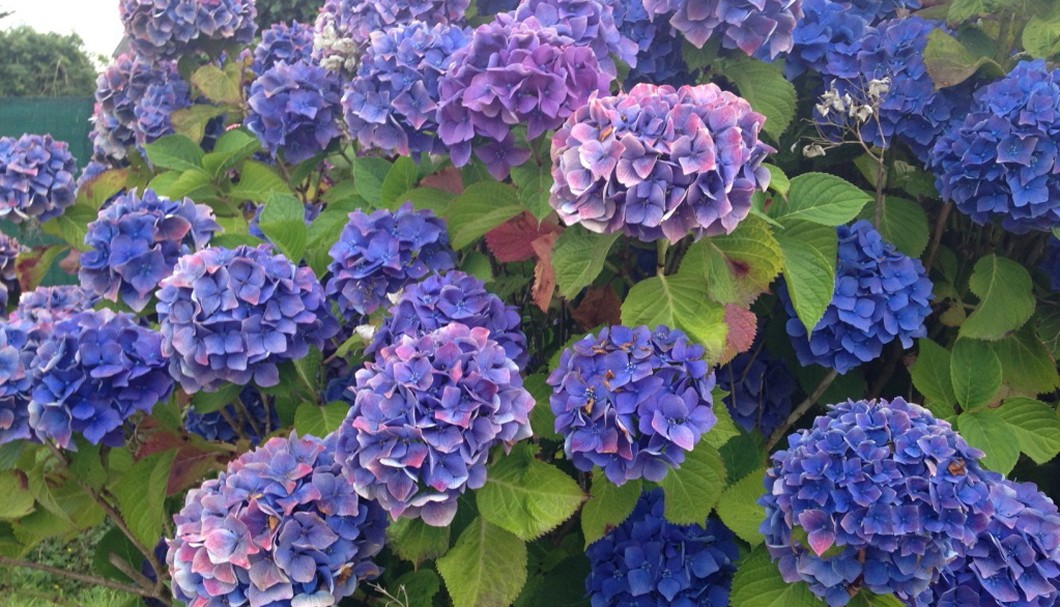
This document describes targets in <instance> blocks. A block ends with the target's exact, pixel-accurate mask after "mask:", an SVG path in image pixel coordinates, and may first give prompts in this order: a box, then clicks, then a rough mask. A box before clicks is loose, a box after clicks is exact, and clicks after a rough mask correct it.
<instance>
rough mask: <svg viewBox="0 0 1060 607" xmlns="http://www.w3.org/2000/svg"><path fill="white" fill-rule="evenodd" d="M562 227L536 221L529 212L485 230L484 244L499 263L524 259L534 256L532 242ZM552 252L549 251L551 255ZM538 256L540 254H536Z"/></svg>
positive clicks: (556, 231) (559, 230)
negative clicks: (487, 230)
mask: <svg viewBox="0 0 1060 607" xmlns="http://www.w3.org/2000/svg"><path fill="white" fill-rule="evenodd" d="M561 231H562V229H561V228H560V227H559V226H558V225H556V224H554V223H538V221H537V219H535V218H534V216H533V215H531V214H530V213H526V212H524V213H523V214H522V215H519V216H518V217H515V218H514V219H510V220H508V221H507V222H505V223H502V224H501V225H499V226H497V227H495V228H493V229H492V230H490V231H489V232H486V246H488V247H489V250H490V253H493V256H494V257H495V258H497V261H499V262H501V263H511V262H513V261H526V260H527V259H530V258H532V257H534V248H533V246H532V245H533V242H534V241H535V240H537V239H538V237H540V236H543V235H545V234H555V233H559V232H561ZM551 254H552V252H551V250H550V251H549V255H550V256H551ZM538 257H540V255H538Z"/></svg>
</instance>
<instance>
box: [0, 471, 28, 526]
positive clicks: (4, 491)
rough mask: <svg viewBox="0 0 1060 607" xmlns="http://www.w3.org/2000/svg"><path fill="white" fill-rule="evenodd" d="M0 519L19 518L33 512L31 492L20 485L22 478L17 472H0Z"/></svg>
mask: <svg viewBox="0 0 1060 607" xmlns="http://www.w3.org/2000/svg"><path fill="white" fill-rule="evenodd" d="M0 495H3V496H4V499H2V500H0V520H11V519H18V518H21V517H23V516H25V515H27V514H29V513H30V512H33V504H34V500H33V494H31V493H30V492H29V491H26V490H25V489H24V488H23V487H22V478H21V476H20V474H19V473H17V472H12V471H6V472H0Z"/></svg>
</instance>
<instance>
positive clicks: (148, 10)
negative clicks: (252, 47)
mask: <svg viewBox="0 0 1060 607" xmlns="http://www.w3.org/2000/svg"><path fill="white" fill-rule="evenodd" d="M118 8H119V12H120V15H121V22H122V25H123V26H125V33H126V35H127V36H128V37H129V42H130V44H131V45H132V48H133V50H135V51H136V53H137V54H138V55H141V56H143V57H148V58H163V59H174V58H179V57H180V56H182V55H188V54H192V53H195V52H198V51H209V50H213V47H218V48H219V47H220V46H221V45H224V44H233V43H236V44H249V43H250V41H251V40H253V39H254V33H255V32H256V31H257V25H256V24H255V23H254V19H255V18H256V17H257V11H256V10H255V9H254V0H121V3H120V4H119V5H118Z"/></svg>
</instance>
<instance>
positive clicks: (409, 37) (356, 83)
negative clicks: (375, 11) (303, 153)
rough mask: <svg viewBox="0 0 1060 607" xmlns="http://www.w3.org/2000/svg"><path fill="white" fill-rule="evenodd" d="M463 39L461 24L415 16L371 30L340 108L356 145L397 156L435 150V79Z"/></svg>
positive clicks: (438, 147) (437, 147)
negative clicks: (437, 22)
mask: <svg viewBox="0 0 1060 607" xmlns="http://www.w3.org/2000/svg"><path fill="white" fill-rule="evenodd" d="M467 43H468V37H467V33H466V31H465V30H464V29H463V28H462V27H458V26H451V25H435V26H433V27H431V26H428V25H426V24H425V23H422V22H419V21H414V22H412V23H409V24H407V25H397V26H394V27H391V28H388V29H385V30H383V31H382V32H377V33H376V34H374V35H372V39H371V43H370V44H369V45H368V46H367V47H366V48H365V49H364V54H363V55H362V56H361V62H360V66H359V67H358V69H357V76H356V77H355V78H353V80H352V81H351V82H350V83H348V84H347V85H346V89H345V94H344V95H343V97H342V107H343V110H344V113H345V117H346V125H347V126H348V127H349V130H350V135H352V136H353V137H355V138H357V140H358V141H359V142H360V143H361V145H363V146H366V147H369V148H377V149H380V150H384V151H386V152H393V151H396V152H398V153H399V154H402V155H406V156H407V155H408V154H409V153H410V152H411V153H413V154H424V153H439V152H442V151H444V149H445V148H444V146H442V145H441V142H440V141H439V140H438V138H437V136H436V135H435V133H436V132H437V130H438V123H437V122H436V121H435V113H436V111H437V109H438V81H439V79H441V77H442V74H444V73H445V72H446V71H447V70H448V69H449V68H450V66H451V65H452V55H453V53H454V52H455V51H456V50H457V49H459V48H462V47H464V46H466V45H467Z"/></svg>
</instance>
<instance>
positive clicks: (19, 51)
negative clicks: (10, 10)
mask: <svg viewBox="0 0 1060 607" xmlns="http://www.w3.org/2000/svg"><path fill="white" fill-rule="evenodd" d="M95 84H96V68H95V67H94V66H93V65H92V61H91V60H90V59H89V57H88V54H87V53H86V52H85V48H84V42H82V41H81V38H80V37H78V36H77V35H76V34H70V35H67V36H63V35H60V34H54V33H41V32H38V31H35V30H34V29H33V28H30V27H16V28H12V29H9V30H6V31H3V32H0V97H75V96H76V97H80V96H89V95H91V94H92V91H93V90H94V89H95Z"/></svg>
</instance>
